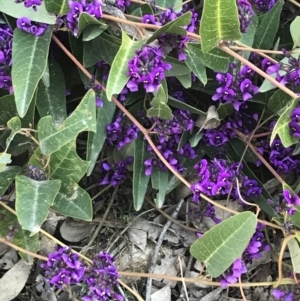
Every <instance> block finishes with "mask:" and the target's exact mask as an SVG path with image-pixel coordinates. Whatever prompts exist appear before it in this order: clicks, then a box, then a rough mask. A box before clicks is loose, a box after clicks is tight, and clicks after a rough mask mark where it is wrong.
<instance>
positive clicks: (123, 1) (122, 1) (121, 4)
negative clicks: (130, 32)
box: [114, 0, 130, 11]
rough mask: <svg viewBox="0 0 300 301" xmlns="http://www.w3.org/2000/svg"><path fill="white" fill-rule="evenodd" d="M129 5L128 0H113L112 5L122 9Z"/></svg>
mask: <svg viewBox="0 0 300 301" xmlns="http://www.w3.org/2000/svg"><path fill="white" fill-rule="evenodd" d="M129 5H130V1H129V0H115V3H114V6H116V7H117V8H118V9H120V10H122V11H124V10H125V8H126V6H129Z"/></svg>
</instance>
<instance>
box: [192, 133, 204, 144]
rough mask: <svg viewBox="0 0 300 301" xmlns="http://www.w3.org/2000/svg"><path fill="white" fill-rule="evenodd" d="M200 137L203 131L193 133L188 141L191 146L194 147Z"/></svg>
mask: <svg viewBox="0 0 300 301" xmlns="http://www.w3.org/2000/svg"><path fill="white" fill-rule="evenodd" d="M202 137H203V133H199V134H194V135H193V136H192V137H190V139H189V143H190V144H191V147H196V146H197V145H198V144H199V142H200V141H201V139H202Z"/></svg>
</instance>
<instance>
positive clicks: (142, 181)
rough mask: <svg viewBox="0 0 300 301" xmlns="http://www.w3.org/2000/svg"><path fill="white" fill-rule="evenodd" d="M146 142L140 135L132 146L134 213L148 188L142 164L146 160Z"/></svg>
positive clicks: (139, 206)
mask: <svg viewBox="0 0 300 301" xmlns="http://www.w3.org/2000/svg"><path fill="white" fill-rule="evenodd" d="M147 154H148V152H147V148H146V142H145V141H144V140H143V137H142V135H141V134H139V135H138V138H137V139H136V141H135V145H134V162H133V191H132V192H133V204H134V208H135V210H136V211H139V210H140V209H141V207H142V205H143V203H144V197H145V194H146V190H147V187H148V182H149V178H150V177H149V176H146V175H145V166H144V162H145V160H146V159H147Z"/></svg>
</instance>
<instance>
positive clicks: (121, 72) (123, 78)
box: [106, 30, 144, 101]
mask: <svg viewBox="0 0 300 301" xmlns="http://www.w3.org/2000/svg"><path fill="white" fill-rule="evenodd" d="M143 43H144V41H137V42H135V41H133V40H132V39H130V38H129V37H128V35H127V34H126V32H125V31H124V30H122V45H121V47H120V49H119V51H118V53H117V55H116V56H115V58H114V61H113V63H112V65H111V69H110V72H109V76H108V81H107V86H106V96H107V99H108V100H109V101H111V97H112V96H113V95H114V94H119V93H120V92H121V91H122V90H123V88H124V86H125V84H126V83H127V81H128V79H129V76H128V75H127V71H128V61H129V60H130V59H131V58H132V57H133V56H134V55H135V51H136V50H138V49H140V48H141V46H142V45H143Z"/></svg>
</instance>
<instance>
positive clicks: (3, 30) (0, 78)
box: [0, 24, 13, 93]
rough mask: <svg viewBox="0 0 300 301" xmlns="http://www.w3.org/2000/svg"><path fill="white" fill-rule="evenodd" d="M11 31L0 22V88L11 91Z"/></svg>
mask: <svg viewBox="0 0 300 301" xmlns="http://www.w3.org/2000/svg"><path fill="white" fill-rule="evenodd" d="M12 40H13V31H12V30H11V29H10V27H9V26H8V25H6V24H0V89H3V88H5V89H7V90H8V91H9V93H13V87H12V82H11V67H12Z"/></svg>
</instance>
